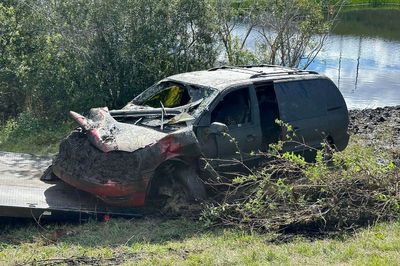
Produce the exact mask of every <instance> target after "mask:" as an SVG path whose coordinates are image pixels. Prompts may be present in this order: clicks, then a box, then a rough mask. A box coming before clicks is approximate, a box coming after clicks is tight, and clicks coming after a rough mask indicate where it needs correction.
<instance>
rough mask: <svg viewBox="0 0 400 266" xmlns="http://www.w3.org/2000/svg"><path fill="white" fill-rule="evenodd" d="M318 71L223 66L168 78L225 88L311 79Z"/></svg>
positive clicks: (219, 88)
mask: <svg viewBox="0 0 400 266" xmlns="http://www.w3.org/2000/svg"><path fill="white" fill-rule="evenodd" d="M320 76H321V75H319V74H318V73H317V72H313V71H306V70H300V69H296V68H288V67H283V66H276V65H257V66H222V67H217V68H212V69H209V70H203V71H194V72H187V73H182V74H177V75H173V76H170V77H168V78H167V79H166V80H172V81H177V82H184V83H189V84H195V85H200V86H204V87H212V88H215V89H218V90H224V89H226V88H228V87H230V86H232V85H238V84H243V83H250V82H254V81H264V80H283V79H309V78H315V77H320Z"/></svg>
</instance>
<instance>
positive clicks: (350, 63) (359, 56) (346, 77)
mask: <svg viewBox="0 0 400 266" xmlns="http://www.w3.org/2000/svg"><path fill="white" fill-rule="evenodd" d="M244 29H245V27H243V28H238V29H237V32H236V34H238V35H239V36H240V35H243V34H244ZM334 32H335V33H334V34H333V35H331V36H329V38H328V39H327V42H326V46H325V47H324V49H323V50H322V51H321V52H320V53H319V54H318V56H317V57H316V59H315V61H314V62H313V63H312V64H311V65H310V66H309V67H308V69H309V70H315V71H317V72H319V73H321V74H325V75H326V76H328V77H329V78H331V79H332V80H333V81H334V82H335V83H336V85H337V86H338V87H339V89H340V91H341V92H342V94H343V96H344V98H345V100H346V103H347V106H348V107H349V108H350V109H353V108H369V107H370V108H374V107H382V106H390V105H399V104H400V11H399V10H379V9H377V10H356V11H347V12H344V13H343V14H342V18H341V22H340V23H339V24H338V25H337V27H336V28H335V29H334ZM256 41H257V34H256V33H255V32H253V33H252V34H251V35H250V36H249V39H248V43H247V47H248V48H250V49H251V50H254V49H255V47H256V44H255V43H256Z"/></svg>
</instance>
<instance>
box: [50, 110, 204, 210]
mask: <svg viewBox="0 0 400 266" xmlns="http://www.w3.org/2000/svg"><path fill="white" fill-rule="evenodd" d="M98 110H100V109H98ZM101 110H102V111H100V114H101V115H102V116H103V118H102V119H98V120H96V119H93V116H91V117H90V118H88V119H87V120H86V121H88V120H89V121H91V122H90V123H89V124H90V126H89V127H86V128H85V124H83V123H82V124H81V123H80V124H81V126H82V131H81V132H79V131H75V132H73V133H72V134H71V135H70V136H68V137H67V138H66V139H65V140H64V141H63V142H62V143H61V144H60V151H59V154H58V155H57V157H56V158H55V160H54V162H53V173H54V174H55V175H56V176H58V177H59V178H60V179H62V180H63V181H65V182H66V183H68V184H70V185H72V186H74V187H77V188H79V189H81V190H84V191H87V192H89V193H92V194H94V195H96V196H98V197H100V198H101V199H103V200H104V201H105V202H107V203H110V204H115V205H120V206H122V205H127V206H140V205H143V204H144V201H145V196H146V191H147V187H148V185H149V182H150V179H151V177H152V176H153V174H154V171H155V170H156V169H157V167H158V166H159V165H160V164H161V163H163V162H165V161H167V160H169V159H172V158H174V157H191V158H192V157H196V156H197V157H198V156H200V149H199V146H198V142H197V139H196V137H195V135H194V133H193V131H192V129H191V127H186V128H184V129H182V130H178V131H174V132H172V133H171V134H165V133H161V132H157V131H155V130H152V129H148V128H143V127H140V126H135V125H129V124H123V123H119V122H117V121H115V120H114V119H113V118H112V117H108V114H107V112H106V111H105V109H101ZM91 113H96V112H91ZM97 115H98V113H97ZM104 118H106V119H104ZM75 120H76V119H75ZM82 121H84V120H82ZM93 121H96V122H97V123H95V122H93ZM99 121H100V122H99ZM121 125H122V127H121ZM99 127H100V128H99ZM104 128H105V129H107V128H115V129H116V130H114V131H108V132H107V130H104ZM85 129H86V130H85ZM93 132H96V133H99V132H100V134H98V135H97V136H100V137H96V135H93ZM143 132H146V133H148V132H150V133H152V134H153V135H152V136H151V137H148V136H147V137H146V136H144V135H142V134H143ZM121 133H123V134H129V136H128V137H129V138H130V139H132V140H134V139H141V138H143V139H145V141H141V142H136V143H134V144H135V145H132V144H131V143H127V145H124V144H126V143H125V142H122V141H121V139H122V140H124V138H123V137H121V135H120V136H118V134H121ZM107 134H109V136H107ZM111 134H116V136H117V137H115V135H111ZM155 136H156V137H155ZM157 137H158V139H157ZM127 139H128V138H127Z"/></svg>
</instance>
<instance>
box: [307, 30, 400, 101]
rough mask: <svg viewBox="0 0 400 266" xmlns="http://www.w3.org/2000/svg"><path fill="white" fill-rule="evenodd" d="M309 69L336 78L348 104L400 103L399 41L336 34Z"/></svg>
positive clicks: (331, 37) (330, 38) (334, 79)
mask: <svg viewBox="0 0 400 266" xmlns="http://www.w3.org/2000/svg"><path fill="white" fill-rule="evenodd" d="M308 69H310V70H315V71H318V72H320V73H323V74H325V75H327V76H328V77H329V78H331V79H332V80H333V81H335V83H336V85H337V86H338V87H339V89H340V91H341V92H342V94H343V96H344V97H345V99H346V102H347V105H348V107H349V108H367V107H378V106H388V105H398V104H400V42H392V41H387V40H384V39H379V38H375V39H371V38H367V37H352V36H337V35H333V36H330V37H329V39H328V42H327V46H326V47H325V48H324V50H323V51H321V53H320V54H319V55H318V56H317V58H316V60H315V61H314V62H313V63H312V64H311V65H310V66H309V67H308Z"/></svg>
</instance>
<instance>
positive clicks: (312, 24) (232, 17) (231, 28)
mask: <svg viewBox="0 0 400 266" xmlns="http://www.w3.org/2000/svg"><path fill="white" fill-rule="evenodd" d="M343 3H344V1H309V0H284V1H273V0H255V1H239V2H236V3H235V5H234V6H235V8H234V9H232V8H231V5H232V4H231V1H228V0H216V1H215V5H214V9H215V12H216V13H217V16H216V18H217V25H218V36H219V38H220V40H221V42H222V44H223V47H224V51H225V53H226V55H227V61H228V63H229V64H232V65H240V64H254V63H258V64H260V63H263V64H279V65H285V66H291V67H297V66H299V65H301V66H302V67H304V68H306V67H307V66H308V65H309V64H310V63H311V62H312V61H313V60H314V58H315V56H316V54H317V53H318V52H319V51H320V50H321V48H322V46H323V45H324V42H325V40H326V37H327V34H328V33H329V31H330V29H331V28H332V26H333V24H334V22H335V20H336V16H337V14H338V12H339V11H340V9H341V7H342V5H343ZM236 31H238V32H239V36H237V35H236V34H237V33H235V32H236ZM240 33H242V34H240ZM250 34H253V35H254V36H253V38H254V39H256V47H253V50H250V49H248V47H247V46H246V43H247V42H248V37H249V36H250Z"/></svg>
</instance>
